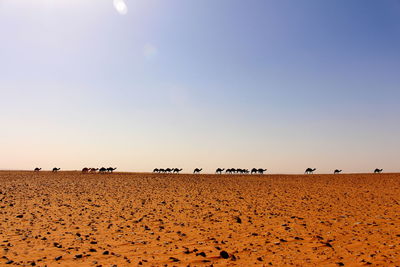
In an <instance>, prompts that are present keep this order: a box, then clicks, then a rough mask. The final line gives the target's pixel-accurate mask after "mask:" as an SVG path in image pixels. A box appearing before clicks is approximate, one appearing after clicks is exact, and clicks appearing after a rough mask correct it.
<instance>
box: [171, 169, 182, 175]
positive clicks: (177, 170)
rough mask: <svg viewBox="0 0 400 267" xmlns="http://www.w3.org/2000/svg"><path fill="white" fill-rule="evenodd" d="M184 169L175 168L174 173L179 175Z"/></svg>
mask: <svg viewBox="0 0 400 267" xmlns="http://www.w3.org/2000/svg"><path fill="white" fill-rule="evenodd" d="M182 170H183V169H178V168H175V169H174V170H173V173H177V174H179V172H181V171H182Z"/></svg>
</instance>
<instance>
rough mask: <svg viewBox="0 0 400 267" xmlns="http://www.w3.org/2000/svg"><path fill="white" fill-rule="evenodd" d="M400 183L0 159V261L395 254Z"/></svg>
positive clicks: (370, 258)
mask: <svg viewBox="0 0 400 267" xmlns="http://www.w3.org/2000/svg"><path fill="white" fill-rule="evenodd" d="M199 170H200V169H199ZM87 172H89V169H88V170H87ZM399 190H400V174H393V173H391V174H385V173H383V174H373V173H371V174H341V175H333V174H331V175H320V174H313V175H303V174H302V175H253V176H252V175H215V174H212V175H208V174H202V175H197V174H195V175H193V174H180V175H164V174H159V173H136V174H135V173H111V172H110V173H109V174H108V175H86V173H82V172H80V171H79V172H58V173H57V174H53V173H52V172H41V171H40V172H33V171H24V172H17V171H2V172H0V208H1V209H0V214H1V217H0V219H1V223H0V238H1V239H0V242H1V243H0V244H1V246H2V248H3V249H2V252H1V253H2V256H1V257H0V265H5V264H19V265H38V266H44V265H47V266H57V265H58V264H60V265H61V266H77V265H79V266H87V265H89V266H97V265H102V266H112V265H117V266H128V265H133V266H137V265H144V266H163V265H165V264H167V265H168V266H174V265H176V266H181V265H183V266H187V265H189V264H190V265H191V266H198V265H201V266H210V265H211V264H212V265H214V266H228V265H237V266H250V265H259V266H263V265H265V266H269V265H272V266H287V265H295V266H310V265H311V266H343V265H344V266H348V265H350V266H359V265H369V264H374V265H381V266H396V265H397V266H399V265H400V245H399V243H400V228H399V225H400V194H399V192H400V191H399Z"/></svg>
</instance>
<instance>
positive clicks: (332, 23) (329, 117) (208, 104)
mask: <svg viewBox="0 0 400 267" xmlns="http://www.w3.org/2000/svg"><path fill="white" fill-rule="evenodd" d="M126 4H127V6H128V12H127V13H126V14H125V15H123V14H119V13H118V12H117V11H116V9H115V8H114V6H113V1H112V0H57V1H54V0H0V33H1V37H0V92H1V100H2V101H1V105H0V121H1V128H0V129H1V130H0V147H1V150H0V169H32V168H33V167H36V166H42V167H43V168H51V167H54V166H58V167H61V168H62V169H80V168H82V167H85V166H86V167H92V166H101V165H105V166H116V167H119V169H120V170H125V171H130V170H139V171H145V170H151V169H152V168H154V167H183V168H184V169H185V170H186V171H191V170H192V169H193V168H194V167H203V168H204V169H205V170H207V171H212V170H213V169H215V168H216V167H243V168H251V167H265V168H268V169H269V170H270V172H272V173H298V172H302V171H303V170H304V169H305V168H306V167H315V168H317V169H318V171H319V172H331V171H332V170H333V169H335V168H341V169H344V170H345V171H348V172H359V171H360V172H361V171H362V172H366V171H371V170H372V169H374V168H377V167H379V168H384V169H385V170H386V171H400V161H399V159H400V157H399V156H400V123H399V122H400V105H399V100H400V1H396V0H380V1H377V0H375V1H369V0H350V1H345V0H337V1H320V0H315V1H309V0H307V1H306V0H304V1H302V0H301V1H298V0H292V1H289V0H279V1H278V0H250V1H242V0H240V1H239V0H218V1H215V0H202V1H197V0H168V1H165V0H141V1H139V0H126Z"/></svg>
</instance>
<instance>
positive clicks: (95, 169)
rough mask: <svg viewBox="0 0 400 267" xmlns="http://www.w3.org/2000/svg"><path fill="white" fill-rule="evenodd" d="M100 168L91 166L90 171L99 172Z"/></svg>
mask: <svg viewBox="0 0 400 267" xmlns="http://www.w3.org/2000/svg"><path fill="white" fill-rule="evenodd" d="M98 170H99V168H89V171H90V172H97V171H98Z"/></svg>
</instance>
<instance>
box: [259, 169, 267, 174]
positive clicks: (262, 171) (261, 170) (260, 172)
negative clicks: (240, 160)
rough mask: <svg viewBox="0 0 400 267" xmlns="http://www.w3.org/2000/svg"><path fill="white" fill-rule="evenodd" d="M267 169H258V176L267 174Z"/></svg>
mask: <svg viewBox="0 0 400 267" xmlns="http://www.w3.org/2000/svg"><path fill="white" fill-rule="evenodd" d="M266 171H267V169H258V170H257V172H258V174H264V172H266Z"/></svg>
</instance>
